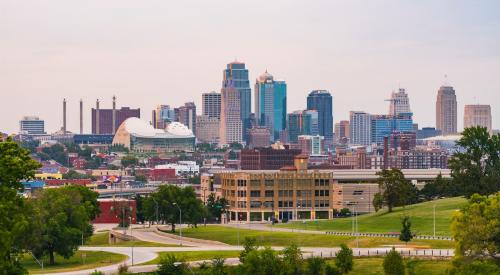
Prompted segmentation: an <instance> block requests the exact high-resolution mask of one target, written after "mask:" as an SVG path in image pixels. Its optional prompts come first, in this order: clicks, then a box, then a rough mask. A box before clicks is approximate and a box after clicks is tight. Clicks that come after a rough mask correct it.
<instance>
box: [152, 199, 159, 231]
mask: <svg viewBox="0 0 500 275" xmlns="http://www.w3.org/2000/svg"><path fill="white" fill-rule="evenodd" d="M151 198H152V199H153V202H154V203H155V204H156V212H155V214H156V228H158V223H159V221H158V202H157V201H156V199H155V197H153V196H151Z"/></svg>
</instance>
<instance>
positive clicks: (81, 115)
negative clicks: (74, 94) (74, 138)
mask: <svg viewBox="0 0 500 275" xmlns="http://www.w3.org/2000/svg"><path fill="white" fill-rule="evenodd" d="M82 134H83V100H82V99H80V135H82Z"/></svg>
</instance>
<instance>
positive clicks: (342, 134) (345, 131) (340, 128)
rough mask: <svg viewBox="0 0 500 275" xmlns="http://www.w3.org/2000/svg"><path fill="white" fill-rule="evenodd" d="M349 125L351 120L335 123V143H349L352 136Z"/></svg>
mask: <svg viewBox="0 0 500 275" xmlns="http://www.w3.org/2000/svg"><path fill="white" fill-rule="evenodd" d="M349 124H350V123H349V120H341V121H340V122H338V123H335V142H336V143H337V144H347V143H349V138H350V135H351V130H350V127H349Z"/></svg>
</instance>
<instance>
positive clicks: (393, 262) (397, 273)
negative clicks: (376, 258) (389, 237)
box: [383, 247, 405, 275]
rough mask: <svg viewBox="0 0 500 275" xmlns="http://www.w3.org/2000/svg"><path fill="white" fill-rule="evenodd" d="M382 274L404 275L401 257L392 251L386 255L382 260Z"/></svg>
mask: <svg viewBox="0 0 500 275" xmlns="http://www.w3.org/2000/svg"><path fill="white" fill-rule="evenodd" d="M383 266H384V274H386V275H404V274H405V264H404V262H403V257H401V255H400V254H399V253H398V252H397V251H396V250H395V249H394V247H393V248H392V250H391V251H390V252H389V253H387V255H386V256H385V258H384V263H383Z"/></svg>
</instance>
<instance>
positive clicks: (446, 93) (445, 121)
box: [436, 86, 457, 135]
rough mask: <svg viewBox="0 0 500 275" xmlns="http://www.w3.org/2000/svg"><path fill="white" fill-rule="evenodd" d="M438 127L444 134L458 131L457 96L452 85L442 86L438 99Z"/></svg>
mask: <svg viewBox="0 0 500 275" xmlns="http://www.w3.org/2000/svg"><path fill="white" fill-rule="evenodd" d="M436 129H438V130H441V132H442V133H443V135H451V134H456V133H457V96H456V94H455V90H454V89H453V87H451V86H441V87H440V88H439V90H438V95H437V100H436Z"/></svg>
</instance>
